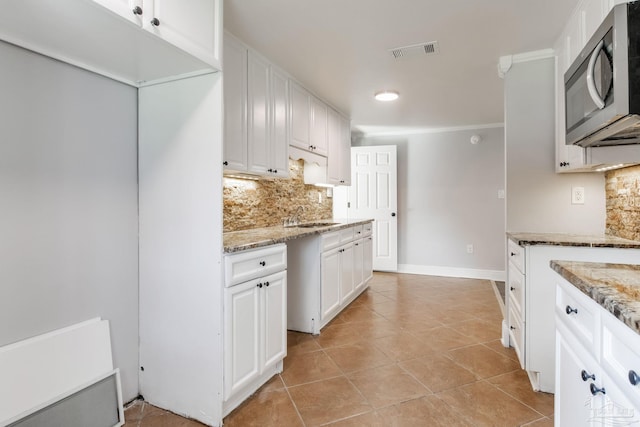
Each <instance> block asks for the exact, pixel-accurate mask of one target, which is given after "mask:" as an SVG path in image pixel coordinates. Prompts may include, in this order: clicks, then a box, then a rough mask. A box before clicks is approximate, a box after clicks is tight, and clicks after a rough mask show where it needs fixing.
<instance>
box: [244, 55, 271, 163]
mask: <svg viewBox="0 0 640 427" xmlns="http://www.w3.org/2000/svg"><path fill="white" fill-rule="evenodd" d="M248 66H249V71H248V73H247V75H248V77H249V80H248V91H247V93H248V95H249V101H248V103H247V113H248V114H247V118H248V129H249V131H248V133H247V137H248V146H247V152H248V159H249V164H248V170H249V172H254V173H256V174H260V175H266V173H267V169H269V160H270V158H269V157H270V152H269V144H270V131H271V129H270V126H269V63H267V62H266V61H264V60H263V59H262V58H260V57H259V56H257V55H254V54H253V52H249V60H248Z"/></svg>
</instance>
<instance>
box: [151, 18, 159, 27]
mask: <svg viewBox="0 0 640 427" xmlns="http://www.w3.org/2000/svg"><path fill="white" fill-rule="evenodd" d="M149 22H151V25H153V26H154V27H159V26H160V20H159V19H158V18H153V19H152V20H151V21H149Z"/></svg>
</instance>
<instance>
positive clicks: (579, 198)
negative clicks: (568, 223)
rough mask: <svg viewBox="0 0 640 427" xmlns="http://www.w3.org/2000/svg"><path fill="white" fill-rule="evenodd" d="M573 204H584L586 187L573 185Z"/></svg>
mask: <svg viewBox="0 0 640 427" xmlns="http://www.w3.org/2000/svg"><path fill="white" fill-rule="evenodd" d="M571 204H572V205H584V187H571Z"/></svg>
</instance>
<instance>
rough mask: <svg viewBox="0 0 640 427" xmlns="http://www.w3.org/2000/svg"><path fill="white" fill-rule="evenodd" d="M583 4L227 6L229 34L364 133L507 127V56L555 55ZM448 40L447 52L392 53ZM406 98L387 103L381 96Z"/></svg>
mask: <svg viewBox="0 0 640 427" xmlns="http://www.w3.org/2000/svg"><path fill="white" fill-rule="evenodd" d="M577 3H578V0H529V1H525V0H439V1H437V0H224V19H225V28H226V29H227V30H228V31H230V32H231V33H233V34H234V35H236V36H237V37H238V38H240V39H241V40H243V41H244V42H245V43H247V44H248V45H249V46H251V47H253V48H254V49H256V50H257V51H259V52H260V53H262V54H263V55H264V56H266V57H267V58H268V59H270V60H271V61H272V62H274V63H275V64H277V65H279V66H280V67H282V68H283V69H284V70H286V71H287V72H288V73H289V74H291V75H292V76H293V77H294V78H296V79H297V80H298V81H300V82H301V83H302V84H303V85H304V86H305V87H307V88H308V89H310V90H311V91H312V92H314V93H315V94H317V95H318V96H319V97H321V98H322V99H324V100H325V101H327V102H329V103H330V104H332V105H333V106H335V107H336V108H337V109H339V110H341V111H343V112H344V113H346V114H348V115H350V116H351V119H352V126H353V127H354V128H355V129H358V130H360V131H362V132H364V133H384V132H393V133H401V132H412V131H422V130H428V129H443V128H457V127H467V126H482V125H490V124H495V123H502V122H503V89H502V88H503V81H502V80H501V79H500V78H499V77H498V74H497V63H498V59H499V57H500V56H504V55H511V54H516V53H524V52H530V51H534V50H539V49H545V48H550V47H552V46H553V44H554V42H555V40H556V39H557V38H558V36H559V34H560V32H561V31H562V28H563V26H564V23H565V22H566V21H567V20H568V17H569V16H570V14H571V12H572V10H573V9H574V7H575V6H576V5H577ZM429 41H438V43H439V47H440V53H439V54H437V55H431V56H426V55H425V56H420V57H413V58H404V59H401V60H396V59H394V58H393V56H392V55H391V54H390V53H389V51H388V50H389V49H392V48H396V47H400V46H407V45H412V44H416V43H422V42H429ZM382 89H391V90H396V91H398V92H400V99H399V100H398V101H395V102H393V103H381V102H379V101H375V100H374V99H373V94H374V92H376V91H379V90H382Z"/></svg>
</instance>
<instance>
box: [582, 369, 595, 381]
mask: <svg viewBox="0 0 640 427" xmlns="http://www.w3.org/2000/svg"><path fill="white" fill-rule="evenodd" d="M580 377H581V378H582V381H587V380H594V381H595V380H596V376H595V375H593V374H590V373H588V372H587V371H585V370H584V369H583V370H582V372H580Z"/></svg>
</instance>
